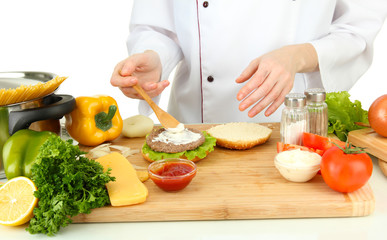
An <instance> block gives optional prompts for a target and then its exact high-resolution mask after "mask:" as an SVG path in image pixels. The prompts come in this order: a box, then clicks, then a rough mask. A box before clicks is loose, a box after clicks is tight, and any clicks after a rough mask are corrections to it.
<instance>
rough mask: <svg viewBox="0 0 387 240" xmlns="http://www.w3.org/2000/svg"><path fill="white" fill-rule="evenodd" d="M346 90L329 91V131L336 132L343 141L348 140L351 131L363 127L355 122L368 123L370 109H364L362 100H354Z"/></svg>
mask: <svg viewBox="0 0 387 240" xmlns="http://www.w3.org/2000/svg"><path fill="white" fill-rule="evenodd" d="M349 97H350V94H349V93H348V92H346V91H342V92H331V93H327V96H326V100H325V102H326V103H327V105H328V133H333V134H335V135H336V136H337V137H338V138H339V139H340V140H341V141H346V140H347V135H348V132H349V131H353V130H357V129H361V128H364V127H361V126H358V125H356V124H355V122H362V123H365V124H368V111H366V110H364V109H362V106H361V102H360V101H358V100H355V101H354V102H352V101H351V100H350V99H349Z"/></svg>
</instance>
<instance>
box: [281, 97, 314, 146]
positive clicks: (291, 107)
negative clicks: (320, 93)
mask: <svg viewBox="0 0 387 240" xmlns="http://www.w3.org/2000/svg"><path fill="white" fill-rule="evenodd" d="M284 104H285V108H284V109H283V110H282V116H281V128H280V133H281V142H283V143H288V144H297V145H302V133H303V132H306V131H307V130H308V121H307V117H308V114H307V110H306V108H305V104H306V97H305V95H304V94H302V93H290V94H288V95H286V97H285V102H284Z"/></svg>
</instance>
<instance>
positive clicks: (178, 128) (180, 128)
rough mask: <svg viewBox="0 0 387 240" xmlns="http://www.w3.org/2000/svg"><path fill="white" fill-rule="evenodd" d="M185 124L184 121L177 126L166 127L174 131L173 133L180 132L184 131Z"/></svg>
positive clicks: (169, 130)
mask: <svg viewBox="0 0 387 240" xmlns="http://www.w3.org/2000/svg"><path fill="white" fill-rule="evenodd" d="M184 129H185V128H184V124H182V123H179V124H178V125H177V126H176V128H166V130H167V131H168V132H173V133H179V132H182V131H184Z"/></svg>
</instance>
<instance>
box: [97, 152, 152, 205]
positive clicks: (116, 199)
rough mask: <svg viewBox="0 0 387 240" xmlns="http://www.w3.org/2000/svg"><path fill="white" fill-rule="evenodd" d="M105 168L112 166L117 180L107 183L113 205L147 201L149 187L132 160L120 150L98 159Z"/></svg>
mask: <svg viewBox="0 0 387 240" xmlns="http://www.w3.org/2000/svg"><path fill="white" fill-rule="evenodd" d="M96 161H97V162H99V163H100V164H101V165H102V166H103V167H104V169H105V171H106V170H107V169H108V168H111V169H112V170H111V175H112V176H113V177H115V178H116V181H114V182H109V183H107V184H106V188H107V190H108V193H109V198H110V203H111V205H112V206H124V205H132V204H138V203H142V202H145V200H146V198H147V196H148V189H147V188H146V186H145V185H144V184H143V183H142V182H141V181H140V180H139V179H138V177H137V174H136V170H135V169H134V168H133V166H132V165H131V164H130V162H129V161H128V160H127V159H126V158H125V157H124V156H122V155H121V154H120V153H118V152H112V153H110V154H108V155H105V156H103V157H100V158H98V159H96Z"/></svg>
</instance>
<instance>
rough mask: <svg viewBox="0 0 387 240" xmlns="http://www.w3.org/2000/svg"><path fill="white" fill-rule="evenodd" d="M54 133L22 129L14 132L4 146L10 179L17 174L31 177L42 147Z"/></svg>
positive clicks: (4, 155) (6, 168) (5, 166)
mask: <svg viewBox="0 0 387 240" xmlns="http://www.w3.org/2000/svg"><path fill="white" fill-rule="evenodd" d="M53 134H54V133H52V132H49V131H42V132H37V131H34V130H30V129H22V130H19V131H17V132H16V133H14V134H13V135H12V136H11V137H9V138H8V140H7V141H6V142H5V143H4V146H3V163H4V171H5V175H6V176H7V178H8V179H11V178H14V177H17V176H26V177H28V178H31V167H32V165H33V164H34V163H35V160H36V158H37V156H38V154H39V150H40V147H41V146H42V145H43V143H44V142H45V141H46V140H47V139H48V138H49V137H50V136H51V135H53Z"/></svg>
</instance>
